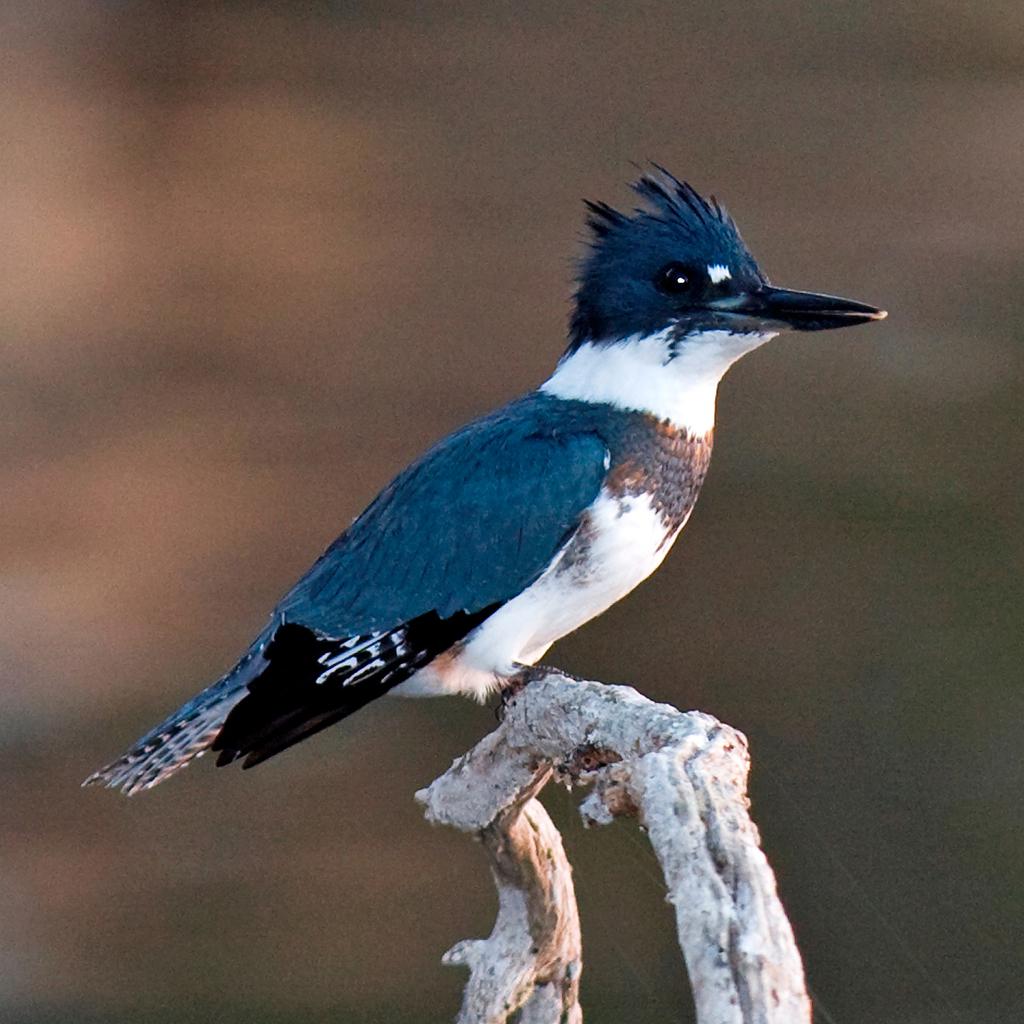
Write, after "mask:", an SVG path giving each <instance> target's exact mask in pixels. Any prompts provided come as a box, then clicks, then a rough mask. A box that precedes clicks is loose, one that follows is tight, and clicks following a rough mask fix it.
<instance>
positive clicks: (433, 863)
mask: <svg viewBox="0 0 1024 1024" xmlns="http://www.w3.org/2000/svg"><path fill="white" fill-rule="evenodd" d="M0 67H2V71H0V138H2V140H3V141H2V147H0V174H2V186H3V191H2V201H0V231H2V237H3V244H2V246H0V346H2V352H3V363H2V365H3V371H2V374H0V445H2V464H0V524H2V525H0V537H2V543H3V558H2V563H0V573H2V575H0V602H2V621H3V626H2V627H0V673H2V688H0V787H2V789H0V791H2V794H3V795H2V801H3V802H2V808H3V813H2V819H0V821H2V824H0V908H2V909H0V1019H2V1020H4V1021H12V1022H17V1024H43V1022H54V1024H57V1022H65V1021H75V1022H79V1021H81V1022H86V1024H94V1022H112V1024H113V1022H117V1024H129V1022H130V1024H150V1022H153V1024H157V1022H159V1024H170V1022H174V1024H179V1022H205V1021H210V1020H218V1021H221V1022H226V1024H233V1022H242V1021H246V1022H251V1021H258V1022H273V1024H292V1022H295V1024H298V1022H303V1024H308V1022H320V1021H328V1020H330V1021H346V1022H371V1021H373V1022H377V1021H381V1022H389V1021H396V1022H397V1021H410V1022H412V1021H416V1022H442V1021H446V1020H450V1019H451V1018H452V1016H453V1014H454V1010H455V1007H456V1005H457V1000H458V992H459V987H460V983H461V981H462V976H461V974H460V973H459V972H456V971H448V970H445V969H443V968H442V967H440V966H439V964H438V958H439V957H440V955H441V953H442V952H443V951H444V950H445V949H446V948H447V946H448V945H450V944H451V943H452V942H454V941H455V940H456V939H459V938H462V937H466V936H470V935H480V934H484V933H486V931H487V929H488V928H489V927H490V923H491V920H492V914H493V909H494V907H493V898H492V892H491V889H490V884H489V880H488V878H487V876H486V872H485V870H484V868H483V862H482V857H481V854H480V852H479V850H477V849H475V848H474V847H473V846H472V844H470V843H467V842H466V841H465V840H464V839H462V838H460V837H458V836H456V835H453V834H448V833H445V832H442V831H438V830H432V829H431V828H429V827H428V826H426V825H425V824H424V823H423V821H422V819H421V817H420V814H419V812H418V810H417V808H416V807H415V805H414V803H413V800H412V794H413V792H414V790H415V789H416V788H418V787H419V786H421V785H423V784H424V783H425V782H427V781H429V780H430V779H431V778H433V776H434V775H436V774H437V773H438V772H439V771H440V770H441V769H442V768H444V767H445V766H446V765H447V764H448V762H449V759H450V758H451V757H453V756H454V755H455V754H457V753H459V752H460V751H461V750H463V749H464V748H466V747H467V746H468V745H469V744H471V743H472V742H473V741H474V740H475V739H476V738H477V737H479V736H480V735H481V734H482V733H484V732H485V731H486V730H488V729H489V728H490V727H491V725H492V722H493V718H492V711H491V710H490V709H488V708H476V707H473V706H471V705H469V704H467V703H464V702H457V701H433V702H422V701H421V702H394V703H386V704H385V706H374V707H372V708H370V709H368V710H367V711H366V712H364V713H362V714H360V715H358V716H357V717H356V718H354V719H352V720H351V721H350V722H348V723H346V724H345V726H344V727H343V728H338V729H335V730H333V731H331V732H330V733H327V734H324V735H321V736H319V737H317V738H316V739H315V740H312V741H311V742H309V743H307V744H304V745H302V746H301V747H300V748H297V749H295V750H293V751H290V752H289V753H287V754H286V755H284V756H282V757H280V758H278V759H276V760H274V761H273V762H272V763H270V764H268V765H266V766H265V767H263V768H261V769H259V770H258V771H256V772H252V773H244V774H243V773H242V772H239V771H237V770H235V771H231V770H225V771H221V772H216V771H214V770H213V766H212V765H211V764H210V763H208V762H202V763H200V764H199V765H198V766H196V767H193V768H192V769H190V770H189V771H188V772H187V773H185V774H184V775H183V776H181V777H179V778H177V779H175V780H174V781H173V782H172V783H170V784H169V785H167V786H164V787H161V788H159V789H157V790H155V791H154V792H152V793H150V794H146V795H144V796H142V797H140V798H137V799H135V800H133V801H125V800H123V799H120V798H119V797H116V796H114V795H112V794H109V793H103V792H97V791H84V792H83V791H80V790H79V789H78V783H79V782H80V780H81V779H82V778H83V777H84V776H85V775H86V774H87V772H89V771H90V770H92V769H93V768H95V767H96V766H97V765H98V764H100V763H101V762H103V761H105V760H107V759H108V758H109V757H111V756H113V755H114V754H116V753H118V752H120V751H121V750H122V749H123V748H124V747H125V746H126V745H127V744H128V743H129V742H130V741H131V740H132V739H134V738H135V737H136V736H137V735H139V734H140V733H141V732H143V731H144V730H145V729H147V728H148V727H149V726H150V725H152V724H153V723H154V722H155V721H156V720H158V719H159V718H161V717H162V716H163V715H164V714H165V713H166V712H167V711H169V710H171V709H172V708H173V707H175V706H176V705H177V704H179V703H180V702H181V701H182V700H184V699H185V698H187V697H189V696H190V695H191V694H192V693H193V692H194V691H195V690H197V689H198V688H199V687H200V686H201V685H202V684H203V683H205V682H206V681H208V680H209V679H211V678H213V677H215V676H216V675H217V674H219V672H221V671H222V670H223V669H225V668H226V667H227V666H228V665H229V664H230V663H231V662H232V661H233V659H234V658H235V656H236V655H237V654H238V653H239V652H240V651H241V649H242V648H243V647H244V646H245V645H246V644H247V642H248V641H249V639H250V638H251V636H252V635H253V634H254V633H255V632H256V630H257V629H258V628H259V626H260V625H262V622H263V619H264V615H265V614H266V612H267V611H268V609H269V608H270V607H271V605H272V604H273V602H274V601H275V599H276V598H277V597H278V596H280V594H281V593H282V592H283V591H284V589H285V588H286V587H287V586H289V585H290V584H291V582H292V581H293V580H294V578H295V577H296V576H297V575H298V574H299V573H300V572H301V571H302V570H303V569H305V567H306V566H307V564H308V563H309V562H310V560H311V559H312V558H313V557H314V556H315V555H316V554H317V553H318V552H319V550H320V549H321V548H322V547H323V546H324V545H325V544H326V543H327V541H329V540H330V539H331V538H332V537H333V536H334V534H335V533H337V532H338V530H339V529H340V528H341V527H343V526H344V524H346V523H347V522H348V521H349V520H350V519H351V517H352V516H353V515H355V514H356V513H357V512H358V511H359V510H360V509H361V508H362V506H363V505H364V503H365V502H366V501H367V500H368V499H369V498H370V497H372V496H373V494H374V493H375V492H376V490H377V488H378V487H380V486H381V485H382V484H383V483H385V482H386V481H387V480H388V479H389V477H390V476H391V475H392V474H393V473H394V472H395V471H396V470H398V469H399V468H401V467H402V466H403V465H404V464H405V463H406V461H407V460H409V459H410V458H412V457H413V456H415V455H416V454H418V453H419V452H420V451H421V450H422V449H423V448H424V447H425V446H426V445H427V444H429V443H430V442H431V441H432V440H433V439H435V438H437V437H438V436H439V435H441V434H443V433H444V432H446V431H447V430H449V429H450V428H452V427H453V426H455V425H457V424H459V423H461V422H462V421H464V420H465V419H467V418H468V417H470V416H473V415H475V414H477V413H479V412H481V411H483V410H486V409H488V408H489V407H492V406H494V405H495V404H498V403H500V402H502V401H503V400H505V399H507V398H509V397H511V396H513V395H515V394H516V393H518V392H520V391H522V390H524V389H526V388H529V387H532V386H533V385H535V384H536V383H537V382H539V381H540V380H541V379H542V378H543V377H544V376H545V375H546V374H547V373H548V372H549V371H550V369H551V367H552V365H553V363H554V360H555V359H556V358H557V356H558V355H559V353H560V351H561V347H562V344H563V338H564V333H563V324H564V319H565V314H566V309H567V303H566V298H567V295H568V292H569V287H570V273H571V264H570V258H571V256H572V255H573V254H574V253H575V252H576V251H578V240H579V237H580V225H581V220H582V218H581V207H580V203H579V199H580V197H581V196H583V195H587V196H592V197H599V198H604V199H607V200H610V201H612V202H613V203H627V202H629V198H628V196H627V193H626V191H625V189H624V187H623V182H624V181H625V180H627V179H628V178H629V177H630V176H631V175H632V174H633V173H634V168H633V167H632V166H631V164H630V161H633V160H637V161H642V160H645V159H647V158H654V159H657V160H659V161H660V162H663V163H665V164H666V165H667V166H668V167H669V168H671V169H672V170H674V171H675V172H676V173H677V174H679V175H680V176H686V177H688V178H690V179H691V180H692V181H693V182H694V184H695V185H697V186H698V187H700V188H704V189H709V190H714V191H715V192H716V193H717V194H718V195H720V196H722V197H724V198H725V200H726V201H727V202H728V203H729V205H730V208H731V210H732V212H733V214H734V215H735V216H736V218H737V219H738V221H739V223H740V225H741V227H742V229H743V230H744V234H745V235H746V238H747V240H748V242H749V243H750V244H751V246H752V248H753V250H754V251H755V253H756V254H757V255H758V256H759V257H760V258H761V260H762V262H763V265H764V266H765V267H766V268H767V270H768V272H769V273H770V274H771V275H772V277H773V278H774V279H775V280H776V281H778V282H780V283H785V284H787V285H790V286H793V287H798V288H800V287H804V288H814V289H820V290H822V291H835V292H839V293H843V294H849V295H851V296H854V297H857V298H861V299H864V300H866V301H869V302H876V303H878V304H879V305H882V306H885V307H887V308H888V309H889V310H890V311H891V316H890V319H889V320H888V321H887V322H886V323H885V324H883V325H878V326H873V327H871V328H864V329H859V330H856V331H849V332H842V333H838V334H831V335H821V336H806V337H791V338H785V339H782V340H780V341H778V342H776V343H774V344H772V345H770V346H768V347H767V348H765V349H764V350H762V351H760V352H758V353H756V354H755V355H753V356H752V357H750V358H749V359H747V360H745V361H744V362H743V363H742V364H740V366H739V367H737V369H736V370H734V371H733V373H732V374H731V375H730V376H729V378H728V379H727V381H726V382H725V384H724V386H723V388H722V393H721V397H720V404H719V423H720V427H719V432H718V444H717V449H716V457H715V462H714V465H713V467H712V472H711V477H710V480H709V483H708V486H707V488H706V490H705V493H704V496H703V497H702V499H701V503H700V505H699V507H698V509H697V512H696V514H695V515H694V517H693V519H692V521H691V524H690V526H689V528H688V529H687V531H686V533H685V537H684V539H683V540H682V541H681V543H680V544H679V545H678V546H677V548H676V550H675V552H674V554H673V555H672V557H671V558H670V559H669V561H668V564H667V565H666V566H665V568H664V569H663V570H662V571H661V573H660V574H658V576H657V577H656V578H655V579H653V580H652V581H650V582H649V583H648V584H647V585H646V586H644V587H643V588H641V589H640V590H639V591H638V592H637V593H636V594H635V595H634V596H633V597H632V598H631V599H630V600H628V601H627V602H625V603H624V604H622V605H621V606H619V607H617V608H615V609H614V610H613V611H611V612H610V613H609V614H607V615H606V616H605V617H604V618H603V619H601V620H600V621H599V622H598V623H595V624H593V625H591V626H590V627H589V628H587V629H585V630H584V631H583V632H582V633H581V634H580V635H578V636H576V637H574V638H571V639H570V640H568V641H566V642H564V643H563V644H562V645H560V647H558V648H556V650H555V652H554V654H553V656H552V657H551V660H553V661H555V662H556V663H558V664H561V665H563V666H565V667H567V668H569V669H572V670H575V671H578V672H581V673H585V674H586V675H588V676H590V677H592V678H600V679H605V680H610V681H620V680H621V681H630V682H633V683H635V684H636V685H637V686H639V687H640V688H641V689H642V690H643V691H645V692H646V693H648V694H650V695H651V696H652V697H655V698H658V699H663V700H669V701H672V702H673V703H676V704H678V705H680V706H682V707H700V708H703V709H706V710H707V711H710V712H713V713H714V714H716V715H719V716H721V717H723V718H725V719H726V720H728V721H729V722H731V723H733V724H735V725H736V726H739V727H740V728H742V729H743V730H745V731H746V732H747V734H748V735H749V737H750V741H751V744H752V749H753V755H754V774H753V780H752V786H753V798H754V810H755V815H756V817H757V820H758V821H759V822H760V824H761V826H762V831H763V836H764V841H765V845H766V848H767V850H768V853H769V855H770V857H771V858H772V859H773V862H774V864H775V866H776V868H777V870H778V873H779V881H780V886H781V889H782V893H783V896H784V898H785V900H786V903H787V905H788V907H789V909H790V911H791V912H792V916H793V920H794V924H795V927H796V930H797V934H798V937H799V940H800V942H801V945H802V948H803V951H804V954H805V956H806V961H807V967H808V971H809V977H810V981H811V985H812V987H813V989H814V991H815V994H816V997H817V998H818V1001H819V1018H820V1020H821V1021H824V1022H826V1024H833V1022H836V1024H854V1022H857V1024H860V1022H864V1024H868V1022H870V1024H884V1022H889V1021H893V1022H900V1024H918V1022H919V1024H925V1022H935V1021H941V1022H947V1021H948V1022H954V1024H974V1022H996V1021H999V1022H1004V1021H1008V1020H1013V1019H1020V1018H1021V1016H1022V1015H1024V978H1022V975H1021V960H1022V957H1021V952H1022V925H1021V917H1022V912H1024V832H1022V829H1021V819H1022V817H1024V796H1022V789H1024V787H1022V784H1024V760H1022V756H1021V751H1022V741H1021V721H1022V717H1024V716H1022V713H1024V686H1022V680H1021V669H1020V666H1021V660H1022V654H1024V651H1022V642H1021V627H1020V624H1021V613H1022V610H1024V588H1022V584H1021V570H1022V542H1021V530H1020V522H1021V517H1020V513H1021V487H1020V483H1019V478H1020V472H1021V450H1022V441H1024V426H1022V417H1021V410H1020V395H1021V388H1022V385H1024V358H1022V346H1021V341H1022V329H1021V322H1022V321H1021V314H1020V311H1019V309H1018V305H1019V298H1020V296H1021V294H1022V286H1024V232H1022V226H1024V225H1022V203H1021V191H1022V190H1021V182H1022V180H1024V7H1022V6H1021V5H1020V4H1019V3H1008V2H996V3H987V4H983V5H978V4H968V3H950V2H945V0H917V2H900V0H897V2H896V3H881V2H874V0H867V2H861V3H851V4H835V5H826V4H817V3H809V2H800V0H784V2H780V3H776V4H759V3H754V4H752V3H749V2H739V0H725V2H723V3H719V4H714V5H712V4H694V3H683V2H679V0H676V2H669V3H640V4H632V5H611V4H608V5H602V4H581V3H571V4H570V3H562V4H541V3H516V4H497V3H490V4H466V5H458V4H442V3H438V4H412V3H408V4H377V5H363V4H355V3H353V4H346V3H334V4H327V3H321V4H294V5H290V6H277V7H274V6H269V5H256V4H247V3H238V4H230V5H226V6H223V7H216V6H213V5H210V6H207V5H184V4H182V5H178V4H154V3H115V2H113V0H109V2H99V0H92V2H81V3H73V2H66V3H39V2H32V3H29V2H8V3H5V4H4V5H3V9H2V13H0ZM548 802H549V805H550V806H551V807H552V810H553V812H554V813H555V814H556V815H557V816H558V819H559V820H560V821H561V822H563V824H564V828H565V831H566V839H567V843H568V845H569V849H570V855H571V856H572V857H573V859H574V861H575V864H576V869H577V881H578V885H579V891H580V898H581V904H582V913H583V923H584V934H585V943H586V954H587V963H586V972H585V975H584V993H585V1001H586V1002H585V1006H586V1009H587V1012H588V1020H589V1021H591V1022H612V1021H623V1020H628V1021H636V1022H654V1021H659V1022H664V1021H687V1020H690V1019H691V1017H690V1011H689V1009H688V1006H687V998H688V997H687V990H686V983H685V980H684V978H683V977H682V972H681V969H680V965H679V957H678V954H677V950H676V947H675V944H674V938H673V933H672V921H671V916H670V912H669V909H668V907H666V906H665V905H664V903H663V902H662V898H661V889H660V886H659V884H658V881H657V875H656V871H655V868H654V865H653V862H652V860H651V857H650V855H649V854H648V853H647V852H646V849H645V846H644V843H643V840H642V837H640V836H639V835H638V834H637V833H636V830H635V828H631V827H627V826H625V825H622V826H617V827H616V828H614V829H612V830H611V831H607V832H596V833H585V834H584V833H583V831H582V829H581V827H580V826H579V825H578V823H577V822H576V819H575V816H574V814H573V812H572V806H571V803H570V800H569V798H568V797H567V796H566V795H565V794H563V793H561V792H557V793H552V794H550V795H549V798H548Z"/></svg>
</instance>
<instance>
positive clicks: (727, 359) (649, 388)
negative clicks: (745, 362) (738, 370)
mask: <svg viewBox="0 0 1024 1024" xmlns="http://www.w3.org/2000/svg"><path fill="white" fill-rule="evenodd" d="M775 333H777V332H772V333H763V334H762V333H753V334H732V333H730V332H728V331H704V332H701V333H698V334H693V335H690V336H689V337H688V338H687V339H686V340H685V341H684V342H683V344H682V345H681V346H680V347H679V348H678V349H677V352H676V355H674V356H673V355H672V353H671V344H672V339H673V329H672V328H671V327H669V328H666V329H665V330H663V331H658V332H657V333H656V334H647V335H643V336H641V335H633V336H632V337H629V338H623V339H622V340H621V341H614V342H605V343H602V344H595V343H594V342H589V341H588V342H584V344H582V345H581V346H580V347H579V348H578V349H576V351H575V352H573V353H571V354H570V355H568V356H566V357H565V358H563V359H562V361H561V362H560V363H559V364H558V366H557V367H556V368H555V372H554V373H553V374H552V375H551V377H550V378H549V379H548V380H546V381H545V382H544V383H543V384H542V385H541V388H540V390H541V391H543V392H545V393H546V394H549V395H555V396H556V397H558V398H571V399H577V400H579V401H583V402H606V403H608V404H609V405H614V406H616V407H617V408H619V409H631V410H635V411H637V412H647V413H650V414H651V415H652V416H656V417H657V418H658V419H660V420H668V421H669V422H670V423H672V424H673V425H674V426H676V427H680V428H681V429H683V430H686V431H687V432H688V433H690V434H693V435H703V434H706V433H707V432H708V431H709V430H711V429H712V428H713V427H714V425H715V397H716V395H717V394H718V382H719V381H720V380H721V379H722V378H723V377H724V376H725V372H726V370H728V369H729V367H730V366H732V364H733V363H735V362H736V360H737V359H739V358H740V357H741V356H743V355H746V353H747V352H751V351H753V350H754V349H755V348H758V347H759V346H761V345H763V344H764V343H765V342H766V341H770V340H771V339H772V338H774V337H775Z"/></svg>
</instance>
